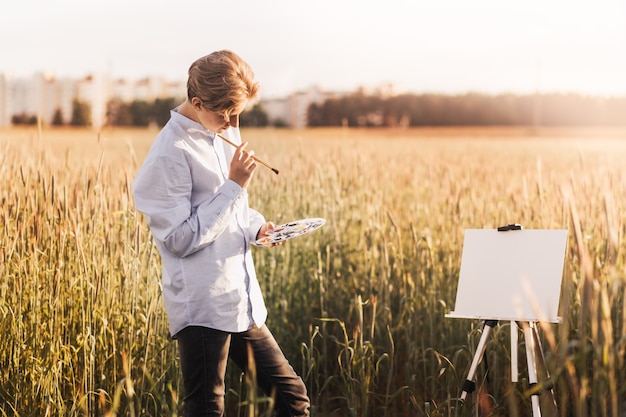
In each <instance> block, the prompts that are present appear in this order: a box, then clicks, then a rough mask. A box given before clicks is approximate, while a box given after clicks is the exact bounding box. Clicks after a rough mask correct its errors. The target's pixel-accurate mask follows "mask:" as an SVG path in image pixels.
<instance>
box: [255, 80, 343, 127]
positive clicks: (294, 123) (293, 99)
mask: <svg viewBox="0 0 626 417" xmlns="http://www.w3.org/2000/svg"><path fill="white" fill-rule="evenodd" d="M346 94H349V93H346V92H327V91H323V90H322V89H321V88H320V87H318V86H314V87H311V88H309V89H308V90H304V91H297V92H295V93H292V94H290V95H288V96H287V97H284V98H274V99H265V100H264V99H262V100H261V105H262V106H263V110H265V112H266V113H267V116H268V119H269V121H270V123H271V124H274V125H279V126H288V127H291V128H296V129H298V128H304V127H306V126H307V125H308V118H307V111H308V109H309V106H310V105H311V104H314V103H315V104H321V103H323V102H324V101H325V100H328V99H330V98H337V97H341V96H344V95H346Z"/></svg>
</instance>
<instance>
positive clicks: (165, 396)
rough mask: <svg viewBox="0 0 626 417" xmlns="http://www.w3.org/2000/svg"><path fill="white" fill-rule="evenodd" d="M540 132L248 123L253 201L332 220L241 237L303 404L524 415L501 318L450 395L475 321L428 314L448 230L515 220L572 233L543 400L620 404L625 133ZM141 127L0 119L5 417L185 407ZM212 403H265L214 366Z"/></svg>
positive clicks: (447, 249) (453, 263)
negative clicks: (137, 195)
mask: <svg viewBox="0 0 626 417" xmlns="http://www.w3.org/2000/svg"><path fill="white" fill-rule="evenodd" d="M540 133H542V134H541V135H538V136H537V135H534V136H531V135H530V134H529V133H528V132H525V131H523V130H513V129H509V130H505V129H503V130H497V129H490V130H469V129H468V130H435V129H433V130H426V129H423V130H415V131H411V130H408V131H387V130H381V131H375V130H367V131H366V130H352V129H346V130H339V129H335V130H302V131H289V130H286V131H281V130H248V131H245V132H244V135H245V136H246V139H247V140H248V141H250V143H251V144H252V145H253V146H254V148H255V150H256V152H257V154H258V155H259V156H261V157H262V158H263V159H265V160H267V161H270V162H271V163H272V165H274V166H275V167H277V168H278V169H280V175H279V176H275V175H273V174H272V173H270V172H266V171H265V170H264V168H263V167H260V168H259V170H258V172H257V173H256V174H255V178H254V180H253V184H252V187H251V190H250V194H251V202H252V205H253V206H255V207H256V208H258V209H259V210H260V211H262V212H263V213H264V214H265V215H266V217H267V218H268V219H271V220H274V221H275V222H283V221H288V220H292V219H296V218H303V217H325V218H326V219H327V225H326V226H324V227H323V228H322V229H320V230H319V231H317V232H315V233H313V234H311V235H308V236H306V237H302V238H299V239H295V240H293V241H290V242H288V243H286V244H284V245H282V246H280V247H277V248H273V249H255V250H254V256H255V261H256V263H257V269H258V271H259V277H260V281H261V285H262V286H263V289H264V293H265V297H266V302H267V304H268V308H269V310H270V318H269V320H268V326H269V327H270V328H271V329H272V331H273V332H274V333H275V335H276V337H277V339H278V340H279V342H280V344H281V346H282V347H283V349H284V351H285V353H286V355H287V356H288V357H289V358H290V361H291V362H292V363H293V364H294V366H295V367H296V369H297V371H298V372H299V373H300V374H301V375H302V376H303V378H304V380H305V382H306V384H307V387H308V389H309V394H310V396H311V399H312V403H313V414H314V415H319V416H337V417H339V416H399V415H402V416H426V415H430V416H469V415H483V416H486V415H498V416H507V415H511V416H527V415H530V400H529V390H528V383H527V381H526V377H527V372H526V368H525V362H524V361H523V360H520V363H519V367H520V380H521V381H520V382H518V383H517V384H513V383H511V377H510V373H509V370H510V365H511V364H510V358H511V356H510V342H509V333H510V331H511V329H510V328H509V326H508V324H500V325H498V326H497V327H496V328H495V329H494V335H493V337H492V338H491V340H489V342H488V345H487V349H486V353H485V361H484V362H485V363H484V364H483V365H482V366H481V367H480V369H479V372H478V375H477V377H478V378H477V379H478V380H477V385H478V387H479V390H478V392H476V393H474V394H471V395H470V396H469V397H468V401H466V403H465V404H461V403H460V402H459V400H458V396H459V394H460V391H461V385H462V383H463V381H464V379H465V377H466V375H467V370H468V367H469V364H470V362H471V360H472V358H473V355H474V353H475V349H476V346H477V343H478V340H479V339H480V336H481V334H482V323H481V322H478V321H472V320H459V319H447V318H445V317H444V315H445V313H447V312H449V311H451V310H453V307H454V301H455V296H456V282H457V279H458V271H459V267H460V258H461V252H462V242H463V231H464V230H465V229H468V228H494V227H497V226H500V225H502V224H508V223H512V222H517V223H522V224H523V225H524V226H525V227H526V228H532V229H539V228H568V229H569V230H570V233H569V244H568V251H567V254H566V264H565V265H566V266H565V274H564V280H563V294H562V297H561V315H562V317H563V321H562V323H560V324H557V325H552V324H550V325H542V326H541V329H540V335H541V339H542V345H543V349H544V352H545V356H546V358H545V359H546V361H545V362H546V368H547V369H546V370H545V371H547V374H549V376H550V380H551V382H553V383H554V393H555V396H556V400H557V405H558V412H557V413H556V415H559V416H575V417H583V416H617V415H619V413H620V412H623V407H624V404H623V400H624V398H626V391H625V390H626V388H624V387H625V386H626V372H625V371H624V363H623V361H624V354H625V350H624V349H625V346H624V342H625V340H626V339H624V326H625V325H626V324H625V323H626V321H625V316H624V315H625V314H626V313H625V311H626V310H625V309H624V302H625V300H624V244H623V243H622V236H623V230H624V224H623V221H622V217H623V216H622V213H623V206H624V203H625V202H626V196H625V195H624V193H625V192H626V181H625V178H624V174H623V170H621V161H622V160H623V159H624V157H625V156H626V142H625V141H623V139H625V138H626V134H625V133H624V132H620V131H610V130H605V131H582V130H581V131H569V132H566V131H563V132H562V131H557V130H550V131H545V132H540ZM154 134H155V132H151V131H148V132H146V131H105V132H102V133H101V134H99V135H97V134H95V133H92V132H87V131H62V132H55V131H51V130H46V129H43V131H41V132H40V133H39V132H37V131H34V130H33V131H29V130H22V131H16V130H12V131H3V132H0V150H1V151H2V153H1V156H0V159H1V161H0V162H2V164H1V165H0V179H1V180H2V189H1V190H0V199H1V201H2V208H1V211H0V216H1V217H2V227H3V230H2V234H1V235H0V273H1V276H2V277H3V280H2V282H0V320H1V322H0V329H1V330H0V331H1V332H2V337H0V361H1V363H0V368H1V369H2V371H0V372H1V374H2V379H1V381H0V399H1V400H2V401H1V402H0V413H2V414H3V415H20V416H41V415H49V416H53V415H59V416H61V415H63V416H66V415H72V416H79V415H124V416H142V415H146V416H148V415H176V413H177V412H178V411H179V410H180V406H181V404H180V403H181V401H180V399H179V396H180V395H182V392H181V383H180V374H179V369H178V364H177V360H176V354H177V352H176V346H175V343H174V342H172V341H171V340H169V338H168V332H167V324H166V317H165V313H164V311H163V307H162V300H161V298H160V297H161V295H160V287H159V286H160V261H159V257H158V253H157V252H156V251H155V247H154V245H153V244H152V241H151V239H150V235H149V231H148V230H147V227H146V224H145V221H144V219H143V218H142V216H141V215H139V214H138V213H137V212H135V210H134V207H133V203H132V195H131V191H130V182H131V181H132V178H133V176H134V173H135V171H136V169H137V167H138V164H140V163H141V161H142V160H143V157H144V155H145V152H146V151H147V147H148V146H149V144H150V142H151V140H152V138H153V137H154ZM514 331H517V330H516V329H515V330H514ZM520 340H521V341H522V339H520ZM522 342H523V341H522ZM522 348H523V347H522ZM522 356H523V355H520V357H522ZM486 365H488V367H489V368H488V370H487V368H486ZM547 374H546V373H545V372H543V373H542V374H541V375H540V376H541V377H543V378H544V379H545V378H547ZM227 404H228V410H227V413H228V414H227V415H229V416H231V415H237V414H240V413H242V412H244V411H243V410H244V409H246V408H247V409H248V411H247V412H248V413H249V415H250V413H252V414H257V415H262V414H263V413H267V412H268V410H267V408H268V406H267V405H268V404H269V405H270V408H271V399H266V400H264V399H263V398H260V397H257V396H256V395H255V394H254V392H253V390H252V387H251V386H250V384H249V383H246V381H245V380H242V379H239V373H238V371H237V370H235V369H234V367H233V366H231V367H230V373H229V391H228V394H227ZM251 410H252V411H251ZM264 410H265V411H264Z"/></svg>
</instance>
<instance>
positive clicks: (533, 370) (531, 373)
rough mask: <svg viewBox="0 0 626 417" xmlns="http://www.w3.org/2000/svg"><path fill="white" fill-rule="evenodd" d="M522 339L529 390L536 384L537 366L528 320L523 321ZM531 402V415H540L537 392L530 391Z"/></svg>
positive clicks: (533, 338)
mask: <svg viewBox="0 0 626 417" xmlns="http://www.w3.org/2000/svg"><path fill="white" fill-rule="evenodd" d="M523 327H524V340H525V341H526V362H527V363H528V382H529V384H530V388H531V390H532V389H533V388H536V386H537V367H536V365H535V352H536V343H535V334H534V333H533V324H532V323H529V322H524V323H523ZM530 400H531V402H532V409H533V417H541V408H540V407H539V392H532V393H531V395H530Z"/></svg>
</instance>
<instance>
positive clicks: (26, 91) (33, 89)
mask: <svg viewBox="0 0 626 417" xmlns="http://www.w3.org/2000/svg"><path fill="white" fill-rule="evenodd" d="M186 91H187V86H186V83H185V82H170V81H166V80H163V79H162V78H159V77H146V78H143V79H141V80H136V81H128V80H124V79H116V80H113V79H112V78H111V77H110V76H109V75H108V74H91V75H88V76H86V77H84V78H81V79H72V78H57V77H55V76H54V75H50V74H44V73H37V74H34V75H32V76H30V77H13V76H12V75H10V74H2V73H0V127H8V126H11V124H12V119H13V117H14V116H24V117H36V118H38V119H39V120H41V122H42V123H43V124H47V125H50V124H52V122H53V120H54V118H55V115H56V114H57V113H58V112H60V115H61V118H62V121H63V122H64V123H66V124H67V123H69V122H70V120H71V117H72V111H73V103H74V100H79V101H81V102H84V103H87V104H89V106H90V108H91V121H92V125H93V127H95V128H100V127H102V126H103V125H104V123H105V121H106V110H107V103H108V102H109V101H110V100H111V99H114V98H119V99H121V100H122V101H125V102H130V101H133V100H146V101H153V100H155V99H157V98H169V97H174V98H177V99H181V100H182V99H183V98H184V97H185V96H186Z"/></svg>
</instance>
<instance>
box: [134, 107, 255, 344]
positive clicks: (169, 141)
mask: <svg viewBox="0 0 626 417" xmlns="http://www.w3.org/2000/svg"><path fill="white" fill-rule="evenodd" d="M176 110H177V109H174V110H173V111H172V112H171V119H170V120H169V122H168V123H167V124H166V125H165V127H164V128H163V129H162V130H161V132H160V133H159V135H158V136H157V137H156V139H155V140H154V143H153V144H152V146H151V148H150V150H149V151H148V155H147V156H146V159H145V161H144V163H143V165H142V167H141V168H140V169H139V171H138V172H137V175H136V177H135V179H134V181H133V194H134V198H135V206H136V207H137V209H138V210H139V211H140V212H142V213H144V214H145V215H146V216H147V220H148V224H149V226H150V230H151V232H152V236H153V237H154V241H155V243H156V246H157V248H158V249H159V252H160V254H161V262H162V267H163V277H162V280H163V298H164V302H165V309H166V312H167V316H168V321H169V327H170V332H171V334H172V336H174V337H175V336H176V334H177V333H178V332H179V331H180V330H182V329H183V328H185V327H187V326H190V325H195V326H205V327H209V328H212V329H217V330H223V331H227V332H242V331H245V330H248V329H249V328H251V327H252V326H253V325H254V324H256V325H257V326H259V327H260V326H261V325H262V324H263V323H264V322H265V319H266V317H267V310H266V308H265V303H264V301H263V296H262V294H261V289H260V287H259V283H258V281H257V277H256V272H255V269H254V264H253V261H252V255H251V253H250V245H251V244H253V243H254V241H255V238H256V235H257V232H258V231H259V229H260V228H261V226H262V225H263V223H265V219H264V218H263V216H262V215H261V214H260V213H258V212H257V211H255V210H252V209H251V208H249V207H248V194H247V192H246V190H245V189H242V188H241V187H240V186H239V185H238V184H237V183H235V182H234V181H231V180H229V179H228V171H229V168H230V160H231V159H232V156H233V154H234V148H232V147H230V146H228V147H224V146H223V144H224V143H223V141H222V140H221V139H219V138H216V137H215V133H213V132H209V131H207V130H206V129H205V128H204V127H203V126H202V125H201V124H199V123H196V122H194V121H192V120H190V119H188V118H186V117H185V116H183V115H181V114H179V113H178V112H177V111H176ZM223 135H224V136H226V137H228V139H230V140H231V141H232V142H234V143H241V137H240V134H239V130H238V129H235V128H230V129H228V130H226V131H225V132H224V133H223Z"/></svg>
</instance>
